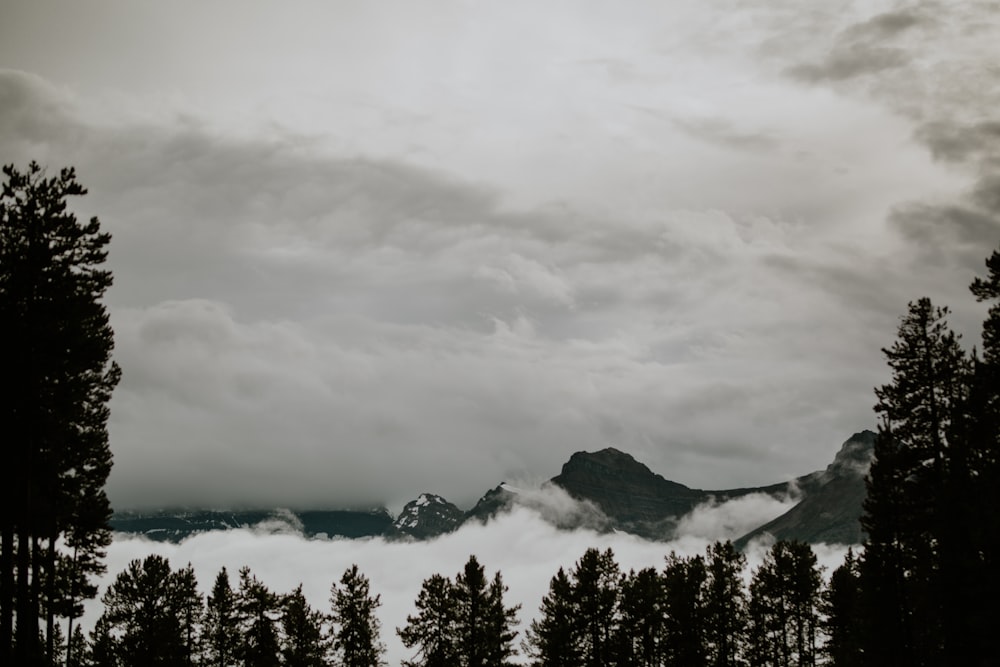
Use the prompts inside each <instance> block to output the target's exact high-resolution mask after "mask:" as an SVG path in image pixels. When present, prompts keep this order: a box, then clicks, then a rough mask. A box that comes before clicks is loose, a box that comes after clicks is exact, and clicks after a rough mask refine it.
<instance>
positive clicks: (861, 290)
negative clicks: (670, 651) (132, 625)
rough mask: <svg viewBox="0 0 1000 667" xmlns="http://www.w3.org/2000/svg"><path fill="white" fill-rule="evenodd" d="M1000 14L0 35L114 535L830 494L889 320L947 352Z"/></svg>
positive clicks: (354, 15)
mask: <svg viewBox="0 0 1000 667" xmlns="http://www.w3.org/2000/svg"><path fill="white" fill-rule="evenodd" d="M998 10H1000V4H998V3H996V2H983V1H978V0H962V1H960V2H882V1H873V2H802V1H801V0H794V1H792V0H766V1H764V0H760V1H758V2H754V1H752V0H751V1H750V2H742V1H741V2H733V1H712V0H707V1H706V0H697V1H696V0H691V1H687V0H679V1H669V2H657V3H652V2H639V1H636V0H625V1H623V2H617V3H606V2H596V1H587V0H576V1H574V2H569V1H565V0H553V1H551V2H546V3H537V2H528V1H526V0H511V1H508V2H503V3H485V2H472V1H460V0H428V1H427V2H422V3H414V2H403V1H397V2H367V1H366V2H361V1H357V2H348V1H340V0H337V1H324V2H298V3H270V2H257V1H247V2H244V1H240V2H236V1H235V0H214V1H213V2H200V1H199V2H195V1H193V0H178V1H175V2H170V3H162V2H161V3H135V2H130V1H126V0H94V1H92V2H87V3H76V2H52V1H51V0H36V1H33V2H30V3H27V2H14V1H12V0H0V13H2V15H3V17H4V18H3V20H2V21H0V162H3V163H4V164H8V163H13V164H15V165H18V166H20V167H22V168H23V167H24V166H26V165H27V163H28V162H29V161H30V160H37V161H38V162H40V163H41V164H43V165H47V166H48V168H49V169H50V170H52V171H55V170H56V169H58V168H60V167H62V166H66V165H72V166H75V167H76V169H77V174H78V177H79V179H80V181H81V182H82V183H83V184H84V185H85V186H86V187H88V188H89V194H88V195H87V196H86V197H83V198H80V199H79V200H77V201H75V202H73V207H74V210H76V211H77V212H78V213H79V215H80V216H81V217H89V216H91V215H96V216H98V217H99V218H100V219H101V222H102V225H103V228H104V229H106V230H108V231H110V232H111V234H112V236H113V240H112V243H111V246H110V258H109V262H108V266H109V268H110V269H111V270H112V271H113V272H114V276H115V284H114V286H113V287H112V289H111V290H110V291H109V292H108V294H107V295H106V303H107V305H108V307H109V310H110V313H111V318H112V326H113V328H114V330H115V341H116V350H115V358H116V360H117V361H118V363H119V364H120V365H121V367H122V370H123V378H122V381H121V384H120V385H119V387H118V389H117V390H116V392H115V395H114V398H113V400H112V403H111V418H110V423H109V430H110V437H111V447H112V450H113V452H114V456H115V465H114V469H113V472H112V474H111V477H110V479H109V482H108V487H107V488H108V493H109V495H110V497H111V500H112V503H113V504H114V506H115V507H117V508H122V509H124V508H138V507H155V506H165V505H210V506H220V507H221V506H237V505H253V506H267V507H271V506H285V507H348V506H372V505H385V506H387V507H389V508H390V509H392V510H394V511H398V510H399V509H400V508H401V507H402V505H403V504H404V503H405V502H407V501H408V500H410V499H413V498H416V497H417V495H418V494H420V493H422V492H432V493H438V494H440V495H443V496H444V497H446V498H447V499H449V500H451V501H452V502H455V503H457V504H459V505H460V506H462V507H466V508H467V507H470V506H471V505H472V504H473V503H474V502H475V500H476V499H477V498H478V497H479V496H481V495H482V494H483V493H484V492H485V491H486V490H487V489H490V488H492V487H494V486H496V485H497V484H499V483H500V482H501V481H505V480H506V481H511V482H517V483H520V484H522V485H523V484H525V483H527V484H531V483H538V482H540V481H542V480H544V479H548V478H550V477H552V476H554V475H556V474H558V472H559V469H560V466H561V465H562V463H563V462H565V461H566V460H567V459H568V458H569V456H570V455H571V454H572V453H573V452H576V451H581V450H586V451H595V450H598V449H602V448H604V447H609V446H611V447H616V448H618V449H621V450H623V451H627V452H629V453H631V454H632V455H633V456H635V458H636V459H638V460H640V461H642V462H644V463H646V464H647V465H648V466H649V467H650V468H651V469H652V470H654V471H655V472H658V473H660V474H662V475H663V476H664V477H667V478H668V479H672V480H676V481H679V482H682V483H684V484H687V485H689V486H692V487H699V488H709V489H712V488H729V487H735V486H748V485H757V484H766V483H772V482H777V481H782V480H786V479H790V478H792V477H794V476H797V475H801V474H804V473H807V472H809V471H812V470H816V469H820V468H823V467H824V466H826V465H827V463H829V462H830V461H831V460H832V458H833V455H834V454H835V453H836V451H837V449H838V448H839V446H840V443H842V442H843V441H844V440H846V439H847V438H848V437H849V436H850V435H851V434H852V433H854V432H856V431H859V430H862V429H865V428H874V426H875V417H874V414H873V412H872V409H871V408H872V405H873V404H874V402H875V399H874V396H873V392H872V389H873V387H875V386H877V385H880V384H882V383H884V382H886V381H887V380H888V372H887V370H886V367H885V364H884V361H883V359H882V355H881V352H880V349H881V348H882V347H885V346H887V345H889V344H891V342H892V340H893V339H894V337H895V330H896V327H897V325H898V322H899V317H900V316H901V315H902V314H903V313H904V312H905V309H906V305H907V302H909V301H911V300H915V299H917V298H919V297H921V296H929V297H931V298H932V299H933V300H934V301H935V302H936V303H939V304H942V305H944V304H947V305H950V306H951V308H952V309H953V311H954V315H953V318H952V322H953V324H954V326H955V327H956V329H958V330H959V331H960V332H961V333H963V335H964V336H965V338H964V340H965V341H966V343H967V344H968V345H970V346H971V345H974V344H975V343H976V342H977V341H978V335H979V334H978V331H979V329H978V325H979V322H981V320H982V318H983V316H984V312H985V311H984V308H983V306H982V305H981V304H976V303H975V302H974V301H973V300H972V299H971V297H970V295H969V294H968V291H967V285H968V284H969V282H970V281H971V279H972V278H973V277H974V276H975V275H976V274H977V273H978V274H982V273H983V260H984V259H985V257H986V256H987V255H989V254H990V253H991V252H992V250H993V249H995V248H996V247H997V245H998V240H1000V223H998V214H1000V194H998V193H1000V118H998V117H997V109H1000V67H998V65H997V63H998V62H1000V39H998V38H997V37H998V34H1000V26H998V22H1000V11H998ZM460 565H461V563H457V564H455V566H454V567H453V568H452V569H456V571H457V568H458V567H459V566H460ZM547 576H550V575H547Z"/></svg>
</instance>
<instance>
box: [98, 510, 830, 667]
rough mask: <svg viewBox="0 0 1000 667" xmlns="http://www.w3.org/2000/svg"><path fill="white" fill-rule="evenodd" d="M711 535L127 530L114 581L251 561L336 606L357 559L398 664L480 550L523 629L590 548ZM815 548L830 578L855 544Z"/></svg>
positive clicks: (506, 527)
mask: <svg viewBox="0 0 1000 667" xmlns="http://www.w3.org/2000/svg"><path fill="white" fill-rule="evenodd" d="M727 504H728V503H727ZM693 523H694V524H697V525H700V526H702V527H703V528H704V527H707V526H708V525H709V524H710V523H712V520H711V519H709V518H707V517H705V518H701V519H699V518H694V519H693ZM711 532H712V535H711V536H710V535H707V534H702V535H691V536H687V537H685V538H683V539H680V540H677V541H675V542H671V543H656V542H647V541H644V540H641V539H639V538H635V537H632V536H628V535H621V534H615V535H598V534H596V533H592V532H590V531H584V530H581V531H574V532H568V531H559V530H557V529H555V528H553V527H552V526H551V525H550V524H548V523H546V522H545V521H544V520H542V518H541V517H540V516H539V515H538V514H537V513H535V512H534V511H533V510H530V509H527V508H518V509H515V510H514V511H513V512H512V513H510V514H507V515H503V516H501V517H500V518H499V519H497V520H494V521H491V522H490V523H489V524H486V525H480V524H468V525H466V526H464V527H463V528H462V529H461V530H459V531H458V532H456V533H452V534H450V535H446V536H444V537H440V538H438V539H435V540H432V541H430V542H385V541H383V540H382V539H370V540H323V539H313V540H307V539H304V538H302V537H301V536H300V535H299V534H296V532H295V529H294V526H292V525H290V524H288V523H284V524H282V523H280V522H279V521H277V520H275V521H271V522H268V523H267V524H266V525H265V524H262V525H260V526H257V527H255V528H253V529H242V530H233V531H219V532H210V533H204V534H202V535H198V536H195V537H192V538H189V539H187V540H185V541H184V542H182V543H181V544H178V545H172V544H165V543H155V542H149V541H147V540H144V539H141V538H123V537H119V538H118V539H116V540H115V542H114V543H113V544H112V545H111V548H110V550H109V558H108V566H109V574H108V575H107V576H106V577H105V582H110V581H112V580H113V577H114V575H116V574H117V573H118V572H119V571H121V570H123V569H124V568H125V566H126V565H127V564H128V563H129V561H131V560H132V559H136V558H140V559H141V558H144V557H145V556H146V555H148V554H151V553H158V554H161V555H163V556H165V557H167V558H168V559H169V560H170V562H171V565H172V566H173V567H174V568H178V567H181V566H184V565H186V564H187V563H191V564H192V565H193V566H194V569H195V573H196V575H197V577H198V581H199V586H200V589H201V590H202V592H203V593H207V592H208V591H209V590H210V588H211V585H212V583H213V581H214V578H215V575H216V574H217V573H218V571H219V570H220V569H221V568H222V567H223V566H225V567H226V568H227V570H228V571H229V573H230V577H231V581H232V582H233V584H234V585H235V582H236V572H238V570H239V568H240V567H242V566H244V565H247V566H249V567H250V569H251V570H252V571H253V573H254V574H255V575H256V576H257V578H258V579H260V580H261V581H262V582H264V584H265V585H267V586H268V587H269V588H270V589H271V590H272V591H275V592H279V593H287V592H289V591H291V590H292V589H293V588H295V586H297V585H298V584H299V583H302V584H303V592H304V593H305V595H306V597H307V599H308V600H309V602H310V604H311V605H312V606H314V607H315V608H317V609H321V610H324V611H328V610H329V597H330V586H331V585H332V584H333V582H335V581H339V579H340V576H341V575H342V574H343V572H344V570H346V569H347V568H349V567H350V566H351V565H352V564H357V565H358V567H359V569H360V570H361V571H362V572H363V573H364V574H365V576H367V577H368V578H369V579H370V581H371V586H372V593H373V594H378V595H380V596H381V600H382V608H381V610H380V611H379V619H380V621H381V623H382V639H383V640H384V641H385V642H386V644H387V646H388V649H389V650H388V655H387V658H388V661H389V664H393V665H394V664H398V663H399V661H400V660H401V659H404V658H409V657H410V655H409V654H408V653H407V652H406V649H405V648H404V647H403V646H402V644H401V643H400V642H399V640H398V638H397V637H396V634H395V628H397V627H401V626H403V625H404V624H405V622H406V616H407V615H408V614H412V613H414V611H415V609H414V600H416V597H417V594H418V593H419V591H420V585H421V583H422V582H423V580H424V579H426V578H428V577H430V576H431V575H432V574H441V575H444V576H448V577H454V575H455V574H456V573H457V572H459V571H460V570H461V569H462V566H463V565H464V564H465V562H466V561H467V560H468V558H469V556H470V555H476V557H477V559H478V560H479V562H480V563H482V564H483V566H484V567H485V568H486V570H487V573H488V574H489V575H490V576H492V573H493V572H495V571H497V570H499V571H500V572H501V574H502V576H503V579H504V583H505V584H507V586H508V587H509V588H510V590H509V592H508V594H507V596H506V597H505V601H506V602H507V603H508V604H520V605H521V610H520V613H519V614H518V620H519V621H520V623H521V630H522V632H523V628H524V627H526V626H527V624H528V623H529V622H530V621H531V619H532V618H535V616H536V615H537V612H538V607H539V605H540V604H541V600H542V596H543V595H545V594H546V593H547V592H548V586H549V580H550V579H551V578H552V576H553V575H555V573H556V571H557V570H558V569H559V568H560V567H564V568H567V570H569V569H571V568H572V567H573V566H574V564H575V563H576V561H577V560H578V559H579V558H580V556H582V555H583V553H584V551H586V550H587V549H588V548H590V547H596V548H598V549H601V550H604V549H607V548H611V549H612V550H613V551H614V553H615V557H616V560H617V562H618V564H619V566H620V567H621V568H622V571H624V572H627V571H628V570H630V569H635V570H638V569H641V568H643V567H655V568H657V569H662V568H663V566H664V558H665V557H666V556H667V554H669V553H670V552H671V551H674V552H676V553H678V554H681V555H687V556H690V555H694V554H699V553H700V554H704V552H705V548H706V547H707V545H708V544H710V543H711V542H712V541H714V540H715V539H717V538H718V539H726V538H729V537H735V536H736V533H734V532H732V530H729V531H728V532H727V530H726V529H724V528H722V527H721V524H716V528H715V529H713V530H712V531H711ZM765 550H766V548H765V547H764V546H757V547H753V548H752V549H751V550H750V551H749V553H748V561H749V566H748V568H747V570H746V572H745V574H746V575H747V576H748V577H749V575H750V573H751V571H752V569H753V568H754V567H756V566H757V565H758V564H759V563H760V561H761V559H762V557H763V553H764V551H765ZM815 550H816V553H817V556H818V559H819V562H820V564H821V565H822V566H824V567H826V568H827V573H826V574H827V575H828V574H829V572H830V571H832V569H834V568H836V567H837V566H838V565H839V564H840V563H841V562H842V560H843V555H844V553H845V552H846V550H847V548H846V547H845V546H840V545H832V546H827V545H816V547H815ZM103 589H104V587H103V586H102V590H103ZM99 614H100V604H99V603H98V602H96V601H94V602H91V603H88V607H87V614H86V616H85V617H84V619H83V624H84V626H85V627H87V628H88V629H89V628H90V627H91V626H92V625H93V623H94V621H95V620H96V617H97V616H98V615H99ZM522 637H523V634H522ZM519 639H520V638H519Z"/></svg>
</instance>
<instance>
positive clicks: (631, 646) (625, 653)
mask: <svg viewBox="0 0 1000 667" xmlns="http://www.w3.org/2000/svg"><path fill="white" fill-rule="evenodd" d="M619 611H620V614H621V622H620V624H619V626H618V636H619V638H618V641H616V642H615V644H616V646H617V651H616V653H617V658H618V664H619V665H621V666H622V667H625V666H626V665H628V666H632V665H635V666H636V667H655V666H657V665H660V664H662V663H663V660H664V658H665V655H666V646H665V644H666V642H665V639H664V634H665V627H664V620H665V615H666V605H665V591H664V587H663V578H662V577H661V576H660V574H659V573H658V572H657V571H656V570H655V569H654V568H651V567H647V568H643V569H642V570H639V572H635V571H634V570H632V571H630V572H629V573H628V575H626V576H625V577H624V578H623V579H622V582H621V598H620V602H619Z"/></svg>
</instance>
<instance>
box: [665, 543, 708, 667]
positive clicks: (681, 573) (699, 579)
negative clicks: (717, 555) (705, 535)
mask: <svg viewBox="0 0 1000 667" xmlns="http://www.w3.org/2000/svg"><path fill="white" fill-rule="evenodd" d="M707 579H708V571H707V569H706V567H705V559H704V558H702V557H701V556H692V557H690V558H681V557H678V556H677V555H676V554H673V553H671V554H670V555H669V556H668V557H667V565H666V568H665V569H664V571H663V606H664V616H665V618H664V643H665V653H666V655H667V662H668V664H674V665H688V666H690V667H701V666H702V665H705V664H707V660H708V650H707V647H706V645H705V639H706V635H707V632H706V628H705V595H704V591H705V585H706V581H707Z"/></svg>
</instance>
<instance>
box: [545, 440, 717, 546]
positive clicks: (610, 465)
mask: <svg viewBox="0 0 1000 667" xmlns="http://www.w3.org/2000/svg"><path fill="white" fill-rule="evenodd" d="M551 483H552V484H555V485H556V486H559V487H560V488H562V489H563V490H565V491H566V492H567V493H569V494H570V495H571V496H573V497H574V498H576V499H577V500H589V501H591V502H593V503H594V504H595V505H597V507H598V508H599V509H600V510H601V511H602V512H604V514H605V515H606V516H607V517H608V518H609V519H611V521H612V524H613V527H614V528H616V529H618V530H623V531H625V532H628V533H634V534H636V535H641V536H642V537H646V538H648V539H654V540H655V539H669V538H670V537H671V536H672V535H673V532H674V527H675V526H676V523H677V519H678V518H680V517H681V516H683V515H684V514H687V513H688V512H690V511H691V510H692V509H694V507H695V506H696V505H698V503H701V502H704V501H706V500H708V496H706V495H705V493H704V492H703V491H697V490H695V489H690V488H688V487H686V486H684V485H683V484H678V483H677V482H671V481H669V480H666V479H664V478H663V477H662V476H661V475H657V474H656V473H654V472H653V471H651V470H650V469H649V468H648V467H646V466H645V465H644V464H642V463H639V462H638V461H636V460H635V459H634V458H632V455H631V454H626V453H625V452H621V451H618V450H617V449H614V448H612V447H608V448H607V449H602V450H601V451H599V452H577V453H575V454H573V456H571V457H570V459H569V461H567V462H566V463H565V464H563V467H562V472H561V473H559V475H557V476H556V477H553V478H552V480H551Z"/></svg>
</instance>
